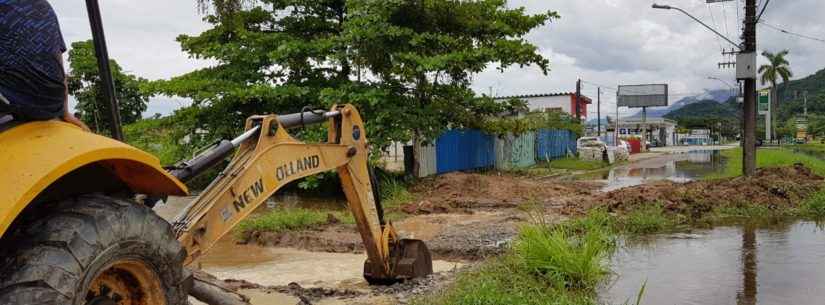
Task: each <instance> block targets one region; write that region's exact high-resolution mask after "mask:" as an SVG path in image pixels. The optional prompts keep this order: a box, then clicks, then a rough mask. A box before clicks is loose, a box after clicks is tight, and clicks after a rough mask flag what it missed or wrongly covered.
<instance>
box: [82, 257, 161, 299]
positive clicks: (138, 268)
mask: <svg viewBox="0 0 825 305" xmlns="http://www.w3.org/2000/svg"><path fill="white" fill-rule="evenodd" d="M86 305H166V298H165V295H164V291H163V290H162V289H161V285H160V279H159V278H158V276H157V275H156V274H155V272H153V271H152V270H151V269H149V268H147V266H146V265H145V264H144V263H143V262H140V261H137V260H126V261H117V262H115V263H113V264H110V265H109V267H108V268H104V269H103V271H101V272H100V273H99V274H98V275H97V276H96V277H95V279H94V280H93V281H92V282H91V285H90V286H89V290H88V292H87V293H86Z"/></svg>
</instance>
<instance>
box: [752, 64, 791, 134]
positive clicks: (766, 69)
mask: <svg viewBox="0 0 825 305" xmlns="http://www.w3.org/2000/svg"><path fill="white" fill-rule="evenodd" d="M786 55H788V50H782V52H779V53H776V54H773V53H771V52H768V51H764V52H762V56H765V58H767V59H768V62H769V63H768V64H767V65H762V66H761V67H759V73H762V85H765V84H767V83H770V84H771V97H772V101H771V127H772V128H771V129H772V132H771V134H774V135H775V134H776V132H774V131H775V130H776V127H775V126H776V117H777V115H775V114H778V113H779V112H778V111H777V110H778V109H779V108H778V107H779V99H778V96H777V90H776V83H777V81H778V80H779V79H781V80H782V82H783V83H785V84H786V85H787V83H788V80H789V79H790V78H791V77H793V72H791V68H790V63H788V60H787V59H785V56H786Z"/></svg>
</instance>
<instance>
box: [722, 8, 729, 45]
mask: <svg viewBox="0 0 825 305" xmlns="http://www.w3.org/2000/svg"><path fill="white" fill-rule="evenodd" d="M726 6H727V5H726V4H725V2H722V20H724V21H725V22H724V24H725V37H730V31H728V13H727V10H726V9H725V7H726Z"/></svg>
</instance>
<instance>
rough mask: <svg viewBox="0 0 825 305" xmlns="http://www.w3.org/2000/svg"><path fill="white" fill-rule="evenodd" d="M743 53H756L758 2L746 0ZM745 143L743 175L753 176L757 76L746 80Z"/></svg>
mask: <svg viewBox="0 0 825 305" xmlns="http://www.w3.org/2000/svg"><path fill="white" fill-rule="evenodd" d="M742 39H743V40H744V49H743V50H742V51H743V53H756V0H745V30H744V32H743V33H742ZM744 82H745V103H744V105H743V113H742V116H743V118H742V120H743V121H744V124H743V125H744V129H745V130H744V137H743V138H744V139H743V140H744V143H743V146H742V147H743V149H742V174H743V175H745V176H753V174H754V173H755V172H756V75H754V77H753V78H751V77H748V78H745V81H744Z"/></svg>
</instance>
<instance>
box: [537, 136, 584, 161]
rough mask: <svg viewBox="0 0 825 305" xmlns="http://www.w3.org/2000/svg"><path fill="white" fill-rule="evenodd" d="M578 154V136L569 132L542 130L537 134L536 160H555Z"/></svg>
mask: <svg viewBox="0 0 825 305" xmlns="http://www.w3.org/2000/svg"><path fill="white" fill-rule="evenodd" d="M568 154H573V155H575V154H576V134H575V133H573V132H572V131H569V130H547V129H542V130H539V131H538V132H537V133H536V159H537V160H544V161H547V160H554V159H560V158H564V157H566V156H567V155H568Z"/></svg>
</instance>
